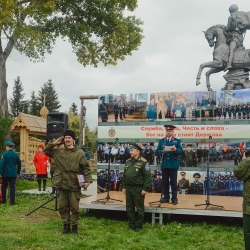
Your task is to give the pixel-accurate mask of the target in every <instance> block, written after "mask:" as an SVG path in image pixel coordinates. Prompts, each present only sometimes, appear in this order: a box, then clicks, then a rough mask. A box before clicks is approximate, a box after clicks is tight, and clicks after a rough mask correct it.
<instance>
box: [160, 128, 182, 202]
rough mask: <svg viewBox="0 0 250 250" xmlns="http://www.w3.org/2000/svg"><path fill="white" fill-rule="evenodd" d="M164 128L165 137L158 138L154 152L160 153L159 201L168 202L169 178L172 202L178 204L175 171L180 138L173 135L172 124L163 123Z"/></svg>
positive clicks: (177, 167) (176, 170) (180, 149)
mask: <svg viewBox="0 0 250 250" xmlns="http://www.w3.org/2000/svg"><path fill="white" fill-rule="evenodd" d="M164 127H165V129H166V137H165V138H162V139H160V141H159V143H158V147H157V149H156V152H157V153H158V154H161V155H162V163H161V169H162V185H163V195H164V197H163V199H162V200H161V202H163V203H168V202H169V199H170V195H169V179H170V185H171V190H172V198H171V200H172V204H174V205H176V204H178V199H177V191H178V187H177V172H178V169H179V155H180V154H182V153H183V148H182V146H181V140H180V139H177V138H176V137H174V136H173V134H174V129H175V128H176V127H175V126H173V125H164Z"/></svg>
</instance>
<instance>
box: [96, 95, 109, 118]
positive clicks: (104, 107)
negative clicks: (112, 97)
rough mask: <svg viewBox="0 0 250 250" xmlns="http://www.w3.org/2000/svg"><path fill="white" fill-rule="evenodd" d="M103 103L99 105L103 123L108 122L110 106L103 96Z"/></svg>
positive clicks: (101, 98)
mask: <svg viewBox="0 0 250 250" xmlns="http://www.w3.org/2000/svg"><path fill="white" fill-rule="evenodd" d="M100 100H101V101H102V103H100V104H99V112H98V113H99V116H101V119H102V122H107V121H108V105H107V103H105V97H104V96H101V97H100Z"/></svg>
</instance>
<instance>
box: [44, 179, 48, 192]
mask: <svg viewBox="0 0 250 250" xmlns="http://www.w3.org/2000/svg"><path fill="white" fill-rule="evenodd" d="M46 182H47V180H46V179H43V191H46Z"/></svg>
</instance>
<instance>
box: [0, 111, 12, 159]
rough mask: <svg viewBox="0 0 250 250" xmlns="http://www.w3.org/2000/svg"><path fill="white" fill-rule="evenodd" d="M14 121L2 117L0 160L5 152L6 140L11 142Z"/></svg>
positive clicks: (0, 122) (0, 117) (0, 125)
mask: <svg viewBox="0 0 250 250" xmlns="http://www.w3.org/2000/svg"><path fill="white" fill-rule="evenodd" d="M12 123H13V120H12V119H10V118H4V117H2V116H1V115H0V135H1V136H0V158H1V156H2V155H1V154H2V152H4V151H5V143H4V142H5V140H10V126H11V124H12Z"/></svg>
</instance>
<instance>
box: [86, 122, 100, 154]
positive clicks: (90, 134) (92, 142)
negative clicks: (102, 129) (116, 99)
mask: <svg viewBox="0 0 250 250" xmlns="http://www.w3.org/2000/svg"><path fill="white" fill-rule="evenodd" d="M96 139H97V129H95V130H93V131H92V130H90V128H89V127H88V124H85V148H86V149H87V150H88V151H89V152H90V153H91V156H93V154H94V153H95V152H96V150H97V145H96Z"/></svg>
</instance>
